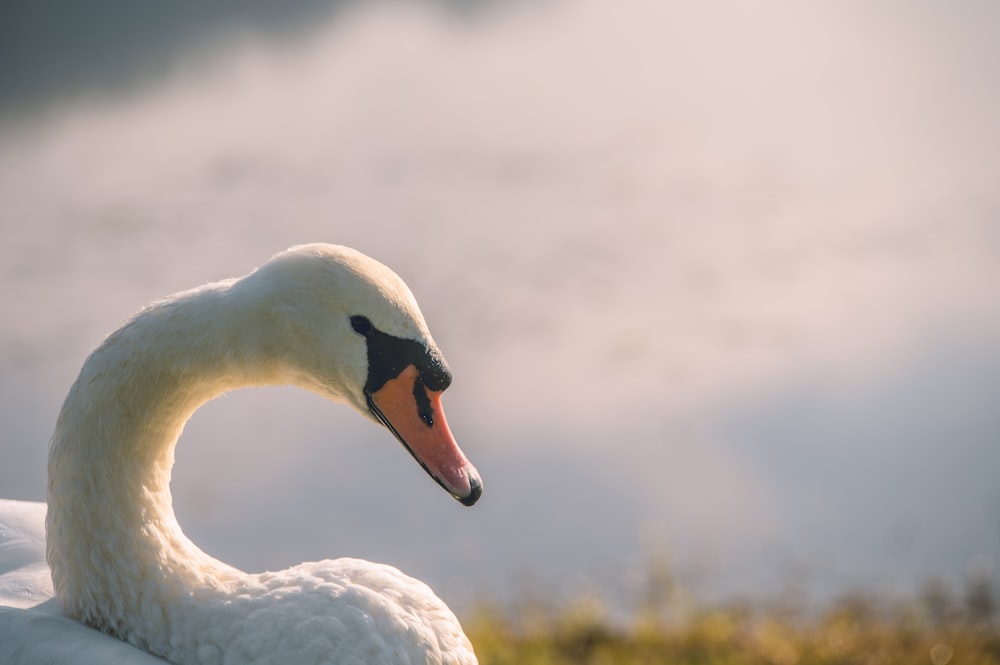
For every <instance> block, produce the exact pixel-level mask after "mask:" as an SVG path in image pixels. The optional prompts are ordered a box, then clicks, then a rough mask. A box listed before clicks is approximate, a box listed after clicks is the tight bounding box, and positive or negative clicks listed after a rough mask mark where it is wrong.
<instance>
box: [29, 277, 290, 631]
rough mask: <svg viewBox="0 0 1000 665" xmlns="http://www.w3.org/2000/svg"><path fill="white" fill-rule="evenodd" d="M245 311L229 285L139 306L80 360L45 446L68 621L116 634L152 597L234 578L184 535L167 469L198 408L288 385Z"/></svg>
mask: <svg viewBox="0 0 1000 665" xmlns="http://www.w3.org/2000/svg"><path fill="white" fill-rule="evenodd" d="M245 309H246V308H245V307H243V306H242V305H241V304H240V301H239V300H238V299H235V298H232V297H231V296H230V294H229V284H227V283H220V284H217V285H212V286H210V287H205V288H202V289H199V290H197V291H192V292H189V293H187V294H184V295H182V296H180V297H178V298H175V299H172V300H169V301H164V302H163V303H160V304H157V305H154V306H152V307H150V308H148V309H147V310H144V311H143V312H141V313H140V314H139V315H138V316H137V317H136V318H135V319H133V320H132V321H131V322H129V323H128V324H127V325H126V326H125V327H123V328H122V329H121V330H119V331H118V332H116V333H114V334H113V335H112V336H110V337H109V338H108V339H107V340H105V342H104V343H103V344H102V345H101V346H100V347H99V348H98V349H97V350H96V351H95V352H94V353H93V354H92V355H91V356H90V358H88V359H87V362H86V363H85V364H84V367H83V369H82V370H81V373H80V376H79V378H78V379H77V381H76V383H75V384H74V385H73V387H72V388H71V389H70V392H69V395H68V396H67V398H66V401H65V403H64V405H63V408H62V411H61V412H60V415H59V419H58V421H57V424H56V430H55V433H54V435H53V439H52V445H51V448H50V451H49V487H48V517H47V520H46V530H47V549H48V559H49V564H50V566H51V568H52V578H53V583H54V586H55V588H56V593H57V595H58V596H59V597H60V599H61V600H62V602H63V605H64V608H65V609H66V611H67V612H69V613H70V614H71V615H72V616H76V617H77V618H80V619H82V620H84V621H87V622H88V623H91V624H93V625H96V626H98V627H100V628H103V629H105V630H108V632H112V633H114V632H116V631H117V627H118V626H119V625H121V622H123V621H125V619H126V617H129V616H130V614H133V613H135V612H136V611H137V610H139V608H140V607H141V606H148V605H149V603H150V601H152V602H153V603H154V604H157V605H160V606H161V607H162V606H163V605H164V604H168V603H169V602H171V597H175V596H177V595H178V593H179V592H180V594H181V595H183V594H184V592H185V591H182V590H186V591H187V592H188V593H189V595H190V594H191V593H195V590H197V589H204V588H206V587H208V588H211V587H217V586H219V585H224V584H227V583H230V582H232V581H233V580H234V579H235V578H238V577H239V576H241V575H242V573H240V572H239V571H237V570H236V569H234V568H231V567H229V566H227V565H226V564H223V563H221V562H219V561H217V560H215V559H213V558H212V557H210V556H208V555H207V554H205V553H204V552H202V551H201V550H200V549H198V548H197V547H196V546H195V545H194V544H193V543H192V542H191V541H190V540H189V539H188V538H187V537H186V536H185V535H184V534H183V532H182V531H181V529H180V526H179V525H178V524H177V521H176V518H175V516H174V512H173V507H172V501H171V496H170V472H171V468H172V466H173V463H174V446H175V444H176V442H177V439H178V437H179V436H180V434H181V431H182V430H183V427H184V423H185V422H187V420H188V418H189V417H190V416H191V414H192V413H193V412H194V411H195V410H196V409H197V408H198V407H199V406H201V405H202V404H203V403H205V402H206V401H208V400H210V399H212V398H214V397H216V396H218V395H220V394H221V393H223V392H225V391H227V390H231V389H234V388H238V387H241V386H245V385H261V384H266V383H283V382H285V381H284V380H283V379H284V377H283V375H282V374H281V372H280V371H279V369H278V363H277V362H276V361H275V362H269V361H267V360H266V358H267V355H266V353H265V351H266V349H263V348H262V344H263V342H262V341H261V339H260V338H259V334H258V333H257V332H256V330H257V327H256V326H253V325H248V324H247V317H248V316H250V315H251V314H252V313H251V312H248V311H245ZM220 310H225V315H220ZM262 354H264V355H263V357H264V358H265V360H264V361H263V362H262ZM251 358H253V364H252V366H251V364H250V360H249V359H251ZM112 564H113V565H112ZM128 594H131V596H130V595H128Z"/></svg>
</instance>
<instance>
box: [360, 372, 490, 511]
mask: <svg viewBox="0 0 1000 665" xmlns="http://www.w3.org/2000/svg"><path fill="white" fill-rule="evenodd" d="M442 392H443V391H440V390H438V391H434V390H429V389H428V388H427V386H425V385H424V383H423V381H422V380H421V379H420V373H419V372H418V371H417V368H416V367H415V366H413V365H409V366H408V367H407V368H406V369H404V370H403V371H402V372H400V374H399V376H397V377H396V378H394V379H390V380H388V381H386V382H385V384H384V385H383V386H382V387H381V388H379V389H378V390H377V391H375V392H374V393H370V394H369V395H368V406H369V408H370V409H371V411H372V413H374V414H375V417H376V418H378V420H379V421H380V422H381V423H382V424H383V425H385V426H386V427H388V428H389V430H390V431H391V432H392V433H393V434H394V435H395V436H396V438H397V439H399V441H400V443H402V444H403V445H404V446H405V447H406V449H407V450H409V451H410V454H411V455H413V457H414V458H415V459H416V460H417V462H419V463H420V466H422V467H424V470H425V471H427V473H428V474H430V476H431V477H432V478H433V479H434V480H436V481H437V483H438V484H439V485H441V487H443V488H444V489H445V490H447V491H448V493H449V494H451V495H452V496H453V497H455V498H456V499H458V500H459V501H461V502H462V504H464V505H466V506H471V505H472V504H474V503H475V502H476V501H477V500H479V497H480V496H481V495H482V493H483V483H482V481H481V480H480V479H479V472H478V471H476V467H474V466H472V464H471V463H470V462H469V460H468V459H466V457H465V454H464V453H462V450H461V448H459V447H458V442H456V441H455V437H454V436H453V435H452V433H451V429H450V428H449V427H448V421H447V420H445V417H444V409H443V408H442V406H441V393H442Z"/></svg>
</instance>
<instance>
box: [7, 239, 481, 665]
mask: <svg viewBox="0 0 1000 665" xmlns="http://www.w3.org/2000/svg"><path fill="white" fill-rule="evenodd" d="M450 381H451V376H450V374H449V371H448V368H447V366H446V364H445V362H444V359H443V357H442V356H441V354H440V352H439V351H438V349H437V346H436V345H435V343H434V341H433V340H432V338H431V336H430V333H429V332H428V330H427V326H426V324H425V323H424V319H423V316H422V315H421V313H420V310H419V309H418V307H417V304H416V302H415V300H414V299H413V296H412V294H411V293H410V291H409V289H408V288H407V287H406V285H405V284H404V283H403V282H402V280H401V279H400V278H399V277H397V276H396V275H395V274H394V273H393V272H392V271H391V270H389V269H388V268H386V267H385V266H383V265H382V264H380V263H378V262H376V261H374V260H372V259H370V258H368V257H366V256H364V255H363V254H360V253H358V252H356V251H354V250H351V249H348V248H346V247H340V246H333V245H306V246H300V247H294V248H292V249H290V250H288V251H286V252H283V253H281V254H278V255H277V256H275V257H274V258H273V259H271V260H270V261H269V262H267V263H266V264H264V265H263V266H261V267H260V268H259V269H257V270H256V271H254V272H252V273H250V274H249V275H247V276H246V277H243V278H241V279H236V280H228V281H224V282H218V283H215V284H209V285H206V286H203V287H200V288H197V289H194V290H191V291H186V292H183V293H179V294H177V295H174V296H172V297H169V298H167V299H164V300H162V301H159V302H156V303H154V304H152V305H150V306H149V307H147V308H146V309H144V310H143V311H141V312H140V313H139V314H138V315H137V316H135V318H133V319H132V320H131V321H129V322H128V323H126V324H125V325H124V326H123V327H122V328H121V329H119V330H118V331H116V332H115V333H113V334H111V335H110V336H109V337H108V338H107V339H106V340H105V341H104V343H103V344H101V346H100V347H99V348H98V349H97V350H96V351H94V353H93V354H92V355H91V356H90V357H89V358H88V359H87V361H86V363H85V364H84V366H83V369H82V370H81V372H80V376H79V378H78V379H77V381H76V383H75V384H74V385H73V387H72V388H71V389H70V392H69V395H68V396H67V398H66V402H65V404H64V405H63V408H62V411H61V413H60V415H59V419H58V421H57V424H56V429H55V434H54V436H53V440H52V446H51V449H50V453H49V489H48V516H47V519H46V536H47V555H48V563H49V566H50V568H51V574H52V582H53V585H54V590H55V595H56V596H57V597H58V599H59V602H60V603H61V606H62V608H63V611H64V612H65V614H66V615H68V616H69V617H73V618H76V619H79V620H80V621H82V622H84V623H86V624H89V625H90V626H93V627H95V628H98V629H99V630H101V631H103V632H105V633H108V634H111V635H114V636H116V637H119V638H121V639H122V640H126V641H128V642H130V643H131V644H133V645H135V646H137V647H139V648H141V649H143V650H144V651H147V652H149V653H151V654H155V655H158V656H162V657H163V658H165V659H166V660H168V661H170V662H172V663H177V664H193V663H199V664H209V663H220V664H221V663H225V664H230V663H233V664H236V663H276V664H277V663H281V664H282V665H284V664H288V663H294V664H297V665H305V664H308V663H328V664H338V665H340V664H346V663H359V664H360V663H365V664H383V663H385V664H388V663H414V664H416V663H426V664H431V663H435V664H437V663H440V664H448V665H460V664H461V665H465V664H473V663H476V657H475V655H474V653H473V649H472V646H471V645H470V643H469V641H468V639H467V638H466V636H465V634H464V633H463V632H462V629H461V626H460V625H459V623H458V621H457V620H456V618H455V616H454V615H453V614H452V612H451V611H450V610H449V609H448V607H447V606H446V605H445V604H444V603H443V602H442V601H441V600H439V599H438V598H437V597H436V596H435V595H434V594H433V592H432V591H431V590H430V589H429V588H428V587H427V586H425V585H424V584H423V583H421V582H419V581H417V580H414V579H412V578H409V577H406V576H405V575H403V574H402V573H400V572H399V571H398V570H396V569H394V568H391V567H389V566H385V565H379V564H373V563H369V562H367V561H361V560H357V559H336V560H326V561H320V562H317V563H306V564H302V565H299V566H296V567H294V568H291V569H288V570H284V571H281V572H273V573H272V572H268V573H262V574H247V573H244V572H242V571H239V570H237V569H235V568H233V567H231V566H229V565H226V564H225V563H222V562H221V561H218V560H216V559H213V558H212V557H210V556H208V555H207V554H205V553H204V552H202V551H201V550H200V549H198V547H196V546H195V545H194V543H192V542H191V541H190V540H189V539H188V538H187V537H186V536H185V535H184V533H183V532H182V531H181V529H180V527H179V526H178V524H177V520H176V518H175V516H174V513H173V509H172V506H171V496H170V487H169V482H170V471H171V467H172V466H173V462H174V446H175V444H176V442H177V438H178V436H179V435H180V433H181V430H182V428H183V426H184V423H185V422H186V421H187V419H188V418H189V417H190V416H191V414H192V413H193V412H194V411H195V409H197V408H198V407H199V406H200V405H201V404H203V403H204V402H206V401H208V400H210V399H212V398H214V397H216V396H218V395H220V394H221V393H223V392H225V391H228V390H231V389H234V388H238V387H241V386H247V385H263V384H297V385H299V386H302V387H305V388H308V389H309V390H312V391H315V392H317V393H319V394H321V395H324V396H326V397H328V398H330V399H333V400H338V401H344V402H347V403H348V404H351V405H352V406H354V407H355V408H356V409H357V410H358V411H359V412H360V413H361V414H363V415H365V416H366V417H368V418H371V419H372V420H375V421H376V422H380V423H381V424H383V425H385V426H386V427H387V428H388V429H389V430H390V431H392V433H393V434H394V435H395V436H396V438H398V439H399V440H400V441H401V442H402V443H403V445H404V446H406V447H407V449H408V450H409V451H410V452H411V453H412V454H413V456H414V457H415V458H416V459H417V461H418V462H420V464H421V465H422V466H423V467H424V469H425V470H426V471H427V472H428V473H429V474H430V475H431V476H432V477H433V478H434V479H435V480H436V481H437V482H438V483H439V484H440V485H441V486H442V487H444V488H445V489H446V490H448V492H450V493H451V494H452V495H453V496H455V497H456V498H457V499H458V500H459V501H461V502H462V503H463V504H466V505H471V504H472V503H474V502H475V501H476V500H477V499H478V498H479V496H480V494H481V492H482V484H481V482H480V480H479V475H478V473H477V472H476V470H475V468H474V467H473V466H472V465H471V464H470V463H469V462H468V460H467V459H466V458H465V456H464V455H463V454H462V452H461V450H460V449H459V448H458V446H457V444H456V443H455V440H454V438H453V436H452V434H451V432H450V430H449V428H448V424H447V422H446V420H445V417H444V412H443V411H442V408H441V402H440V394H441V391H443V390H444V389H445V388H446V387H447V386H448V384H449V383H450ZM8 503H9V504H10V505H16V504H13V503H11V502H8ZM28 512H29V513H30V509H29V510H28ZM34 519H36V520H37V519H40V513H39V516H36V517H35V518H34ZM28 521H29V522H30V521H31V520H30V519H28ZM0 538H2V535H0ZM0 572H3V571H2V570H0ZM15 572H17V571H15ZM35 572H36V573H37V571H35ZM20 574H21V575H22V578H24V577H25V576H27V577H29V578H30V574H31V572H30V571H28V572H25V570H24V569H22V570H21V571H20ZM0 579H2V575H0ZM31 580H33V581H31ZM15 582H16V580H15ZM28 584H29V585H30V584H36V585H37V584H38V582H37V580H36V579H34V578H30V580H29V583H28ZM15 586H16V584H15ZM32 593H34V594H35V595H37V596H38V599H42V598H44V597H45V596H46V594H47V590H46V589H44V588H42V589H40V590H36V591H33V592H32ZM28 595H29V596H31V593H29V594H28ZM22 606H24V605H22ZM0 609H3V608H0ZM17 612H18V611H17V610H7V611H5V612H0V640H17V639H19V638H18V637H17V636H16V635H15V632H16V631H17V630H18V629H19V628H17V626H20V623H25V625H28V624H32V621H34V623H33V624H32V625H33V626H34V628H35V630H36V632H37V631H41V632H40V633H38V634H39V635H42V634H44V631H45V629H46V625H42V626H41V627H39V626H38V623H39V622H41V623H42V624H45V621H47V620H48V619H44V618H43V619H38V617H36V616H34V615H28V614H23V613H22V614H18V613H17ZM21 612H24V610H22V611H21ZM51 619H52V620H53V621H55V620H56V619H55V617H51ZM63 621H65V619H63ZM4 622H6V623H4ZM18 622H20V623H18ZM81 628H82V627H81ZM90 633H91V634H93V635H94V637H95V638H104V636H102V635H99V634H97V633H93V632H92V631H90ZM21 639H24V640H29V639H30V638H21ZM6 646H7V647H10V648H8V649H6V653H7V654H8V657H9V658H16V657H18V656H19V657H21V658H22V660H21V661H20V662H24V663H33V662H36V661H35V660H33V658H36V659H37V662H43V659H45V660H44V662H53V660H52V659H51V654H50V652H47V651H46V652H44V654H42V652H41V651H37V649H36V651H37V653H39V654H42V655H39V656H31V655H30V653H31V652H32V647H33V646H36V647H37V646H38V645H32V644H30V643H26V644H23V645H20V646H21V647H23V648H21V650H20V651H18V649H17V648H16V647H17V645H14V646H13V647H12V646H11V644H10V643H7V644H6ZM122 646H123V647H124V645H122ZM4 652H5V651H4V650H2V649H0V653H4ZM70 653H72V652H70ZM10 654H14V655H13V656H11V655H10ZM25 654H29V655H28V656H25ZM15 662H16V661H15ZM137 662H138V661H137Z"/></svg>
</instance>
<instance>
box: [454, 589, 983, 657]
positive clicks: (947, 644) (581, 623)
mask: <svg viewBox="0 0 1000 665" xmlns="http://www.w3.org/2000/svg"><path fill="white" fill-rule="evenodd" d="M931 591H933V589H930V587H929V592H928V593H927V594H925V597H923V598H921V599H919V600H915V601H911V602H908V603H897V604H895V605H894V606H892V607H888V608H887V607H879V603H878V602H877V601H876V600H873V599H870V598H865V597H862V596H858V595H855V596H850V597H845V598H844V599H843V600H841V601H840V602H838V603H835V604H834V605H833V606H832V607H831V608H830V609H828V610H827V611H825V612H822V613H814V614H813V615H812V616H810V617H808V618H805V617H804V613H802V612H796V611H794V610H793V609H790V607H788V606H786V607H782V606H781V605H780V604H774V605H773V606H772V607H763V606H758V607H754V606H749V605H731V606H727V607H720V608H715V609H686V610H684V612H683V614H684V616H683V617H682V618H677V617H676V616H672V617H671V616H670V615H671V612H668V611H666V610H667V609H669V608H663V607H656V608H647V609H646V610H644V611H637V612H636V613H635V615H634V616H633V617H632V618H631V619H628V620H626V621H622V620H617V621H612V620H611V619H609V618H608V615H607V613H606V612H605V611H604V610H603V608H602V606H601V605H600V603H598V602H595V601H594V600H593V599H591V600H589V601H584V602H581V603H577V604H571V605H568V606H566V607H563V608H559V609H554V608H543V607H538V606H531V605H526V606H524V607H522V608H520V609H518V610H517V611H515V612H512V611H505V612H502V611H498V610H491V609H486V608H484V609H480V610H479V611H478V612H477V613H475V614H474V615H473V616H472V617H471V618H467V619H466V621H465V622H464V623H465V625H466V632H467V633H468V634H469V637H470V638H471V639H472V642H473V644H474V645H475V647H476V653H477V654H478V656H479V662H480V663H481V665H564V664H565V665H570V664H573V665H638V664H640V663H641V664H648V665H653V664H659V663H664V664H671V665H758V664H759V665H883V664H885V665H889V664H897V663H898V664H900V665H919V664H928V665H1000V630H998V629H997V628H996V627H995V626H996V625H997V624H996V623H994V621H995V619H994V617H993V614H994V611H993V610H994V608H993V604H992V596H988V597H987V599H986V600H987V601H988V602H987V603H986V604H985V605H984V604H982V603H980V605H978V606H977V605H976V604H975V603H974V602H972V603H969V602H967V603H961V604H955V603H947V602H944V600H943V599H942V598H940V597H935V596H934V595H933V593H931ZM973 600H974V599H973ZM980 600H982V598H980ZM673 614H674V615H676V614H678V612H676V611H675V612H673Z"/></svg>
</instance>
